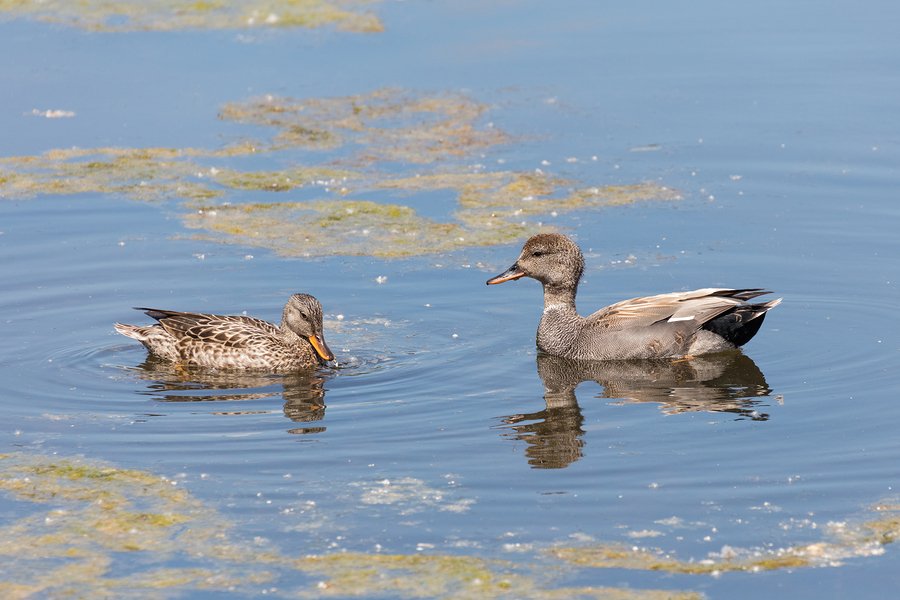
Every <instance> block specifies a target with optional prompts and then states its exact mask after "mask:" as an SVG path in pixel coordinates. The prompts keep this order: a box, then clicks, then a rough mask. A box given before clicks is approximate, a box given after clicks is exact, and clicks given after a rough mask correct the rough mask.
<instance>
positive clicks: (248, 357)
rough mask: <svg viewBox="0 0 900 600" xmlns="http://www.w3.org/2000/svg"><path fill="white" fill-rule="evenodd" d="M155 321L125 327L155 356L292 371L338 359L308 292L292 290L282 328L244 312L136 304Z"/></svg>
mask: <svg viewBox="0 0 900 600" xmlns="http://www.w3.org/2000/svg"><path fill="white" fill-rule="evenodd" d="M137 310H142V311H144V312H145V313H147V315H148V316H150V317H153V318H154V319H156V320H157V321H159V323H158V324H156V325H147V326H141V325H123V324H122V323H116V324H115V328H116V331H118V332H119V333H121V334H122V335H126V336H128V337H130V338H134V339H136V340H137V341H139V342H140V343H142V344H143V345H144V346H146V347H147V350H149V351H150V353H151V354H153V355H155V356H158V357H160V358H164V359H167V360H170V361H173V362H176V363H180V364H185V365H189V366H196V367H207V368H214V369H266V370H270V371H293V370H298V369H304V368H310V367H314V366H316V365H318V364H320V363H321V362H325V361H329V360H332V359H334V355H333V354H332V353H331V350H329V348H328V345H327V344H325V336H324V334H323V332H322V305H321V304H319V301H318V300H316V299H315V298H314V297H313V296H310V295H309V294H294V295H293V296H291V298H290V300H288V303H287V304H286V305H285V306H284V312H283V313H282V315H281V326H279V327H276V326H275V325H273V324H272V323H269V322H267V321H263V320H261V319H256V318H254V317H247V316H242V315H234V316H222V315H208V314H202V313H190V312H177V311H174V310H158V309H155V308H137Z"/></svg>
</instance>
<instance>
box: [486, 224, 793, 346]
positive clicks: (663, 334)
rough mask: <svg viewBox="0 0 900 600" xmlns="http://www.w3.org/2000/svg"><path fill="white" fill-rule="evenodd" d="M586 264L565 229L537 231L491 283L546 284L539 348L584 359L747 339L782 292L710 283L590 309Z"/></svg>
mask: <svg viewBox="0 0 900 600" xmlns="http://www.w3.org/2000/svg"><path fill="white" fill-rule="evenodd" d="M583 271H584V256H583V255H582V254H581V250H580V249H579V248H578V245H577V244H576V243H575V242H573V241H572V240H570V239H569V238H567V237H566V236H564V235H560V234H558V233H541V234H538V235H535V236H533V237H531V238H530V239H529V240H528V241H527V242H525V246H524V247H523V248H522V252H521V254H519V258H518V260H516V262H515V264H513V266H511V267H510V268H509V269H507V270H506V271H504V272H503V273H501V274H500V275H497V276H496V277H492V278H491V279H488V281H487V283H488V285H491V284H496V283H503V282H504V281H511V280H513V279H519V278H520V277H532V278H534V279H537V280H538V281H540V282H541V283H542V284H543V286H544V314H543V316H542V317H541V323H540V325H539V326H538V331H537V347H538V350H540V351H541V352H544V353H546V354H550V355H553V356H562V357H564V358H574V359H582V360H613V359H645V358H678V357H684V356H696V355H699V354H709V353H712V352H720V351H723V350H729V349H734V348H737V347H738V346H742V345H744V344H746V343H747V342H748V341H750V338H752V337H753V336H754V335H756V332H757V331H759V327H760V325H762V322H763V319H764V318H765V316H766V312H767V311H768V310H769V309H771V308H774V307H775V306H778V304H779V303H780V302H781V298H779V299H777V300H772V301H770V302H766V303H762V304H749V303H747V302H746V300H750V299H751V298H755V297H756V296H760V295H762V294H768V293H770V292H768V291H765V290H762V289H742V290H731V289H722V288H704V289H700V290H693V291H690V292H674V293H671V294H661V295H659V296H647V297H645V298H632V299H631V300H624V301H622V302H618V303H616V304H613V305H611V306H607V307H606V308H602V309H600V310H598V311H597V312H595V313H594V314H592V315H590V316H587V317H582V316H580V315H579V314H578V312H577V311H576V310H575V293H576V291H577V290H578V282H579V281H580V280H581V274H582V272H583Z"/></svg>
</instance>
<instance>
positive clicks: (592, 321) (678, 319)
mask: <svg viewBox="0 0 900 600" xmlns="http://www.w3.org/2000/svg"><path fill="white" fill-rule="evenodd" d="M768 293H769V292H768V291H766V290H763V289H759V288H753V289H741V290H733V289H727V288H702V289H699V290H691V291H689V292H673V293H671V294H659V295H657V296H644V297H641V298H632V299H630V300H623V301H622V302H617V303H615V304H612V305H610V306H607V307H606V308H602V309H600V310H598V311H597V312H595V313H594V314H592V315H590V316H588V317H587V318H586V320H587V326H588V327H590V328H597V329H606V330H613V331H616V330H623V329H632V328H637V327H649V326H651V325H656V324H658V323H671V324H673V325H675V324H678V328H679V329H680V328H682V327H684V326H688V327H690V328H695V329H699V328H700V327H702V326H703V325H704V324H705V323H707V322H709V321H711V320H713V319H715V318H716V317H718V316H720V315H722V314H724V313H726V312H728V311H730V310H733V309H734V308H735V307H737V306H740V305H742V304H744V301H745V300H749V299H751V298H755V297H756V296H760V295H762V294H768Z"/></svg>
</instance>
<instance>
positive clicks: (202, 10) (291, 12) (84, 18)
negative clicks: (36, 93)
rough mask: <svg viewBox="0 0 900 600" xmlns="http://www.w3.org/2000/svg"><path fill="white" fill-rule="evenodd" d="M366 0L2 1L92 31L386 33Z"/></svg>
mask: <svg viewBox="0 0 900 600" xmlns="http://www.w3.org/2000/svg"><path fill="white" fill-rule="evenodd" d="M361 4H362V3H361V2H348V1H342V0H331V1H326V0H252V1H248V2H233V1H232V2H229V1H227V0H200V1H196V0H195V1H185V0H124V1H123V0H80V1H79V2H72V1H71V0H0V14H2V13H5V14H6V15H8V16H9V17H12V18H15V17H28V18H33V19H36V20H38V21H45V22H48V23H55V24H59V25H68V26H70V27H78V28H81V29H86V30H89V31H173V30H182V29H243V28H259V27H266V28H273V27H280V28H292V27H304V28H317V27H326V26H334V27H336V28H338V29H341V30H344V31H353V32H360V33H371V32H380V31H383V30H384V26H383V25H382V23H381V21H380V20H379V19H378V17H376V16H375V15H373V14H370V13H367V12H360V11H359V6H360V5H361Z"/></svg>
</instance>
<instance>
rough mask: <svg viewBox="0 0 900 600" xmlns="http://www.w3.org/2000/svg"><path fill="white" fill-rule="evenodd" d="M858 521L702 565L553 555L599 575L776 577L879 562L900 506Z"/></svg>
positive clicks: (582, 549)
mask: <svg viewBox="0 0 900 600" xmlns="http://www.w3.org/2000/svg"><path fill="white" fill-rule="evenodd" d="M872 512H873V513H874V515H875V517H874V518H873V517H872V513H869V514H867V515H866V517H865V518H861V519H858V520H855V521H848V522H839V523H828V524H827V525H826V526H825V527H824V529H825V539H824V540H822V541H819V542H812V543H807V544H797V545H793V546H788V547H785V548H751V549H743V548H733V547H730V546H726V547H724V548H723V549H722V551H720V552H717V553H711V554H710V555H708V556H707V557H705V558H702V559H700V560H684V559H679V558H676V557H674V556H673V555H671V554H668V553H665V552H663V551H662V550H659V549H648V548H640V547H635V546H626V545H623V544H592V545H586V546H577V547H565V546H559V547H556V548H553V549H551V550H550V551H549V553H550V555H552V556H553V557H555V558H558V559H560V560H563V561H565V562H567V563H569V564H571V565H574V566H577V567H581V568H594V569H639V570H646V571H663V572H667V573H676V574H684V575H716V574H721V573H726V572H731V571H749V572H761V571H773V570H781V569H798V568H807V567H827V566H832V567H835V566H840V565H842V564H844V562H845V561H847V560H850V559H853V558H864V557H868V556H878V555H881V554H883V553H884V549H885V546H886V545H888V544H892V543H893V542H894V541H895V540H896V539H897V536H898V535H900V506H898V505H896V504H890V503H882V504H879V505H877V506H875V507H874V510H873V511H872Z"/></svg>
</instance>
